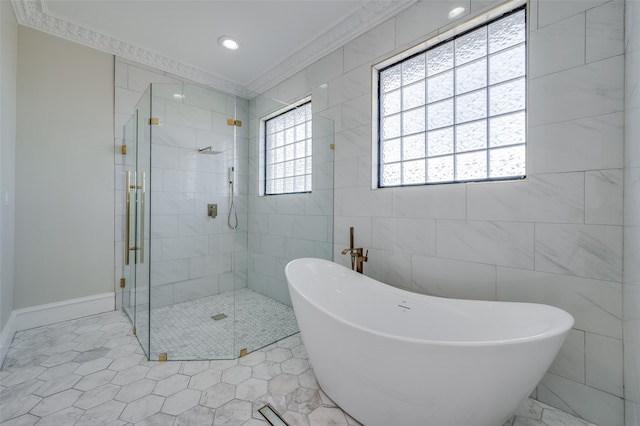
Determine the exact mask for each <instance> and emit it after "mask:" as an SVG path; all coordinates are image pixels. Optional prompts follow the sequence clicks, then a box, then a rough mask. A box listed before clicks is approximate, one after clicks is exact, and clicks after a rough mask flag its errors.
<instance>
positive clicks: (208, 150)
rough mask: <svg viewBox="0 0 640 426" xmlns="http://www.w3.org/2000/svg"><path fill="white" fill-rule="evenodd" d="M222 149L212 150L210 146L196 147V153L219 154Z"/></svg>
mask: <svg viewBox="0 0 640 426" xmlns="http://www.w3.org/2000/svg"><path fill="white" fill-rule="evenodd" d="M221 152H222V151H214V150H213V148H212V147H210V146H208V147H206V148H198V153H200V154H214V155H215V154H220V153H221Z"/></svg>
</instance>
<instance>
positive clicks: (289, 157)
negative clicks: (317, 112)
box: [264, 102, 312, 195]
mask: <svg viewBox="0 0 640 426" xmlns="http://www.w3.org/2000/svg"><path fill="white" fill-rule="evenodd" d="M264 135H265V150H264V152H265V162H264V164H265V190H264V193H265V195H275V194H292V193H298V192H311V180H312V179H311V169H312V165H311V149H312V142H311V102H307V103H304V104H302V105H299V106H297V107H295V108H292V109H290V110H288V111H285V112H283V113H282V114H279V115H277V116H275V117H272V118H269V119H268V120H265V122H264Z"/></svg>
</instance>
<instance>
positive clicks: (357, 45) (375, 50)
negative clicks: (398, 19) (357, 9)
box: [344, 19, 396, 72]
mask: <svg viewBox="0 0 640 426" xmlns="http://www.w3.org/2000/svg"><path fill="white" fill-rule="evenodd" d="M395 24H396V23H395V19H390V20H388V21H386V22H385V23H383V24H380V25H378V26H377V27H375V28H373V29H372V30H369V31H368V32H366V33H364V34H363V35H361V36H360V37H358V38H356V39H355V40H353V41H350V42H349V43H347V44H346V45H345V46H344V70H345V72H347V71H351V70H352V69H354V68H356V67H359V66H360V65H363V64H365V63H367V62H370V61H372V60H373V59H375V58H377V57H379V56H381V55H384V54H385V53H388V52H391V51H392V50H393V48H394V47H395V26H396V25H395Z"/></svg>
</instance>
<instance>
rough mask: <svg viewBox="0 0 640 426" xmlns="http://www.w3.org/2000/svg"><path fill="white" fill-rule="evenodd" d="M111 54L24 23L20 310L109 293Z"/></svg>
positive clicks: (18, 162) (18, 198) (18, 247)
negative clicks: (51, 34) (43, 31)
mask: <svg viewBox="0 0 640 426" xmlns="http://www.w3.org/2000/svg"><path fill="white" fill-rule="evenodd" d="M113 75H114V65H113V56H112V55H108V54H105V53H102V52H99V51H97V50H94V49H90V48H87V47H83V46H80V45H78V44H75V43H71V42H68V41H65V40H62V39H60V38H56V37H53V36H50V35H46V34H44V33H42V32H39V31H35V30H32V29H29V28H26V27H19V29H18V79H17V96H18V102H17V117H18V121H17V135H18V138H17V145H16V191H15V193H16V224H15V232H16V259H15V280H16V285H15V298H14V300H15V305H14V309H18V308H25V307H30V306H34V305H40V304H45V303H51V302H57V301H63V300H68V299H74V298H79V297H83V296H91V295H96V294H103V293H107V292H113V282H114V279H113V271H114V264H113V228H114V220H113V203H114V170H113V98H114V95H113V90H114V89H113Z"/></svg>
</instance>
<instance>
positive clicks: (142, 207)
mask: <svg viewBox="0 0 640 426" xmlns="http://www.w3.org/2000/svg"><path fill="white" fill-rule="evenodd" d="M146 187H147V173H146V172H142V185H141V186H139V187H138V188H140V189H142V194H141V196H140V210H141V211H142V214H141V215H140V243H139V244H138V247H137V248H138V249H139V250H140V263H144V215H145V211H144V210H145V193H146Z"/></svg>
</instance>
